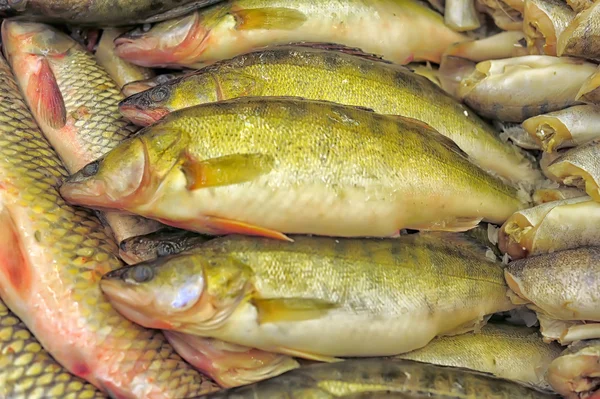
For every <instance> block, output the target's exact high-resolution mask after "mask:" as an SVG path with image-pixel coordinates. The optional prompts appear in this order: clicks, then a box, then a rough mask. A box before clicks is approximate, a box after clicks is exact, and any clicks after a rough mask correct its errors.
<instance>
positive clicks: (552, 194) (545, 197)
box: [532, 186, 585, 205]
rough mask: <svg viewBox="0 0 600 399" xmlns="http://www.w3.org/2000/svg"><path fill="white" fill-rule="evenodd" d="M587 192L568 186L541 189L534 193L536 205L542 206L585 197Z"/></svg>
mask: <svg viewBox="0 0 600 399" xmlns="http://www.w3.org/2000/svg"><path fill="white" fill-rule="evenodd" d="M584 196H585V192H583V191H581V190H579V189H577V188H574V187H566V186H558V187H554V188H551V187H548V188H539V189H537V190H535V192H534V193H533V197H532V198H533V203H534V205H541V204H545V203H547V202H552V201H560V200H566V199H570V198H577V197H584Z"/></svg>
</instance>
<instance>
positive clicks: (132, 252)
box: [119, 229, 211, 265]
mask: <svg viewBox="0 0 600 399" xmlns="http://www.w3.org/2000/svg"><path fill="white" fill-rule="evenodd" d="M210 238H211V237H207V236H203V235H201V234H196V233H193V232H191V231H186V230H177V229H161V230H158V231H157V232H154V233H150V234H147V235H145V236H137V237H131V238H128V239H127V240H125V241H123V242H121V244H119V255H120V257H121V259H123V260H124V261H125V262H127V263H129V264H130V265H131V264H134V263H140V262H144V261H147V260H153V259H156V258H158V257H161V256H170V255H176V254H178V253H181V252H185V251H187V250H189V249H192V248H195V247H197V246H199V245H201V244H203V243H204V242H206V241H208V240H209V239H210Z"/></svg>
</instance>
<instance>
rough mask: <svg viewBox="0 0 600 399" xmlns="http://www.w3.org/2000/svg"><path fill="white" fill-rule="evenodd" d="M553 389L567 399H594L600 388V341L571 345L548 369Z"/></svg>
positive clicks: (548, 377) (548, 376) (549, 380)
mask: <svg viewBox="0 0 600 399" xmlns="http://www.w3.org/2000/svg"><path fill="white" fill-rule="evenodd" d="M546 378H547V379H548V382H549V383H550V384H551V385H552V388H554V390H555V391H556V392H558V393H559V394H561V395H563V396H564V397H565V398H566V399H580V398H594V397H595V396H597V395H598V387H599V386H600V381H599V380H598V379H599V378H600V340H598V339H594V340H589V341H579V342H576V343H574V344H572V345H570V346H569V347H568V348H567V349H566V350H565V351H564V352H563V353H562V354H561V355H560V356H559V357H558V358H556V359H554V361H553V362H552V364H550V367H549V368H548V374H547V376H546Z"/></svg>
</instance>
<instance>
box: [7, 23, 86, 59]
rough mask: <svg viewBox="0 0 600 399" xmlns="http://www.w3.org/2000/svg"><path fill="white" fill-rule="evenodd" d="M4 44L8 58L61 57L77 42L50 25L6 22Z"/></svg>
mask: <svg viewBox="0 0 600 399" xmlns="http://www.w3.org/2000/svg"><path fill="white" fill-rule="evenodd" d="M2 43H3V46H4V53H5V55H6V58H8V59H11V57H14V56H15V55H37V56H55V57H56V56H61V55H64V54H66V53H67V52H68V51H69V49H71V48H72V47H73V46H74V45H76V42H75V41H73V40H72V39H71V38H69V37H68V36H67V35H66V34H64V33H62V32H60V31H58V30H56V29H55V28H53V27H52V26H50V25H46V24H41V23H36V22H23V21H15V20H8V19H7V20H4V22H3V23H2Z"/></svg>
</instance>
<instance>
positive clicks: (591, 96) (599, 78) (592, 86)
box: [575, 67, 600, 105]
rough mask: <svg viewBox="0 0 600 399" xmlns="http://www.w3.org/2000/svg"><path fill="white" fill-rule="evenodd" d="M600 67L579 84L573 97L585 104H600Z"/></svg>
mask: <svg viewBox="0 0 600 399" xmlns="http://www.w3.org/2000/svg"><path fill="white" fill-rule="evenodd" d="M598 86H600V67H598V69H597V70H596V72H594V74H593V75H592V76H590V77H589V78H587V79H586V81H585V82H583V84H582V85H581V88H580V89H579V92H577V96H576V97H575V99H576V100H577V101H581V102H583V103H586V104H596V105H600V89H598Z"/></svg>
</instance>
